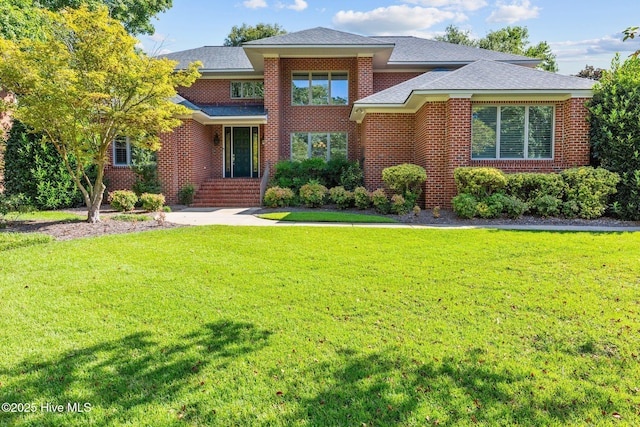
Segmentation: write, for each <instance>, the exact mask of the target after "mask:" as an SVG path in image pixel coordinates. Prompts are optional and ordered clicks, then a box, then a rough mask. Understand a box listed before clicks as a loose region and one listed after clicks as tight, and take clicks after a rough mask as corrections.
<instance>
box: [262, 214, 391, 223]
mask: <svg viewBox="0 0 640 427" xmlns="http://www.w3.org/2000/svg"><path fill="white" fill-rule="evenodd" d="M258 217H260V218H264V219H272V220H276V221H294V222H358V223H397V222H398V221H396V220H395V219H392V218H387V217H384V216H378V215H364V214H353V213H344V212H272V213H266V214H260V215H258Z"/></svg>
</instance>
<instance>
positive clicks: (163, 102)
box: [0, 6, 200, 222]
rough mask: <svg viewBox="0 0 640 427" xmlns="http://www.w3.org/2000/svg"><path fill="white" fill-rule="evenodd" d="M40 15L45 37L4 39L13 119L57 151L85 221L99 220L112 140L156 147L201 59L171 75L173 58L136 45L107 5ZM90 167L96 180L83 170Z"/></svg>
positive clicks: (3, 71) (2, 78) (1, 72)
mask: <svg viewBox="0 0 640 427" xmlns="http://www.w3.org/2000/svg"><path fill="white" fill-rule="evenodd" d="M42 14H43V17H44V18H43V19H44V21H45V22H46V25H43V33H44V36H43V38H42V39H38V40H33V39H23V40H21V41H19V42H14V41H10V40H6V39H0V82H1V84H2V86H3V87H4V88H6V89H8V90H10V91H11V92H13V93H15V94H16V95H17V96H18V98H19V102H18V103H17V104H16V105H15V106H14V107H13V113H14V115H15V117H16V118H17V119H19V120H21V121H22V122H23V123H24V124H25V125H27V126H29V127H31V128H33V130H34V131H36V132H41V133H42V134H43V136H44V141H45V142H46V143H50V144H53V146H54V147H55V148H56V150H57V151H58V153H60V155H61V157H62V159H63V161H64V164H65V167H66V168H67V170H68V172H69V174H70V175H71V177H72V179H73V181H74V183H75V184H76V186H77V187H78V189H79V190H80V192H81V193H82V195H83V199H84V202H85V204H86V206H87V208H88V220H89V221H91V222H97V221H99V208H100V203H101V201H102V197H103V194H104V189H105V186H104V184H103V177H104V167H105V165H106V164H107V162H108V159H109V156H108V153H109V148H110V147H111V144H112V142H113V140H114V139H115V137H116V136H118V135H126V136H128V137H129V138H130V141H131V143H132V144H133V145H134V146H140V147H143V148H147V149H158V148H159V142H160V141H159V135H160V134H162V133H163V132H169V131H171V130H172V129H173V128H174V127H176V126H178V125H179V124H180V120H178V119H176V118H175V116H176V115H179V114H186V113H187V109H186V108H185V107H182V106H179V105H176V104H174V103H172V102H171V101H170V100H169V98H170V97H172V96H174V95H175V93H176V92H175V88H176V87H177V86H189V85H191V84H192V83H193V82H194V81H195V79H196V78H197V76H198V75H199V74H198V72H197V67H198V66H199V65H200V64H191V65H190V66H189V68H188V69H187V70H185V71H180V72H176V73H174V67H175V66H176V62H175V61H170V60H168V59H166V58H160V59H157V58H150V57H148V56H147V55H146V54H145V53H143V52H140V51H139V50H136V49H135V44H136V43H137V41H136V39H134V38H133V37H131V36H130V35H128V34H127V33H126V31H125V29H124V27H123V26H122V24H121V23H120V22H119V21H117V20H114V19H112V18H110V17H109V16H108V10H107V9H106V8H105V7H100V8H98V9H97V10H95V11H90V10H89V9H88V8H87V7H84V6H83V7H81V8H80V9H65V10H63V11H62V12H61V13H59V14H57V13H53V12H48V11H43V12H42ZM72 158H74V159H75V161H76V163H75V165H74V164H73V163H72V161H71V159H72ZM91 165H94V166H95V168H96V177H95V179H92V177H90V176H88V174H87V172H86V171H87V169H88V168H89V166H91Z"/></svg>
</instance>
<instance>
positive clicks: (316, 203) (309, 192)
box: [300, 180, 328, 208]
mask: <svg viewBox="0 0 640 427" xmlns="http://www.w3.org/2000/svg"><path fill="white" fill-rule="evenodd" d="M327 193H328V190H327V187H325V186H324V185H322V184H320V182H319V181H316V180H312V181H310V182H309V183H307V184H305V185H303V186H302V187H300V199H301V200H302V203H304V205H305V206H307V207H308V208H319V207H320V206H322V205H323V204H324V200H325V198H326V197H327Z"/></svg>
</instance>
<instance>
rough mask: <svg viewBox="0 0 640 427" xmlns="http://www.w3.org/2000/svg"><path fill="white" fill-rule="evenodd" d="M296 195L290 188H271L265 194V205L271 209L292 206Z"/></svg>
mask: <svg viewBox="0 0 640 427" xmlns="http://www.w3.org/2000/svg"><path fill="white" fill-rule="evenodd" d="M294 197H295V194H293V190H291V189H290V188H281V187H271V188H268V189H267V191H265V193H264V204H265V206H267V207H270V208H283V207H286V206H290V205H291V202H292V201H293V199H294Z"/></svg>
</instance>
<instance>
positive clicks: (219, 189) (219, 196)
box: [189, 178, 261, 208]
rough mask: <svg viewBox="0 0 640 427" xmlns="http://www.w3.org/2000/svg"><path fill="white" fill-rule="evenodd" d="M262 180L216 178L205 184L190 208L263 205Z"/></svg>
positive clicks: (197, 192)
mask: <svg viewBox="0 0 640 427" xmlns="http://www.w3.org/2000/svg"><path fill="white" fill-rule="evenodd" d="M260 202H261V200H260V178H216V179H208V180H207V181H205V182H203V183H202V185H201V186H200V188H199V189H198V191H196V194H195V196H194V198H193V203H192V204H191V205H189V206H191V207H194V208H223V207H227V208H248V207H257V206H260V205H261V203H260Z"/></svg>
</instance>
